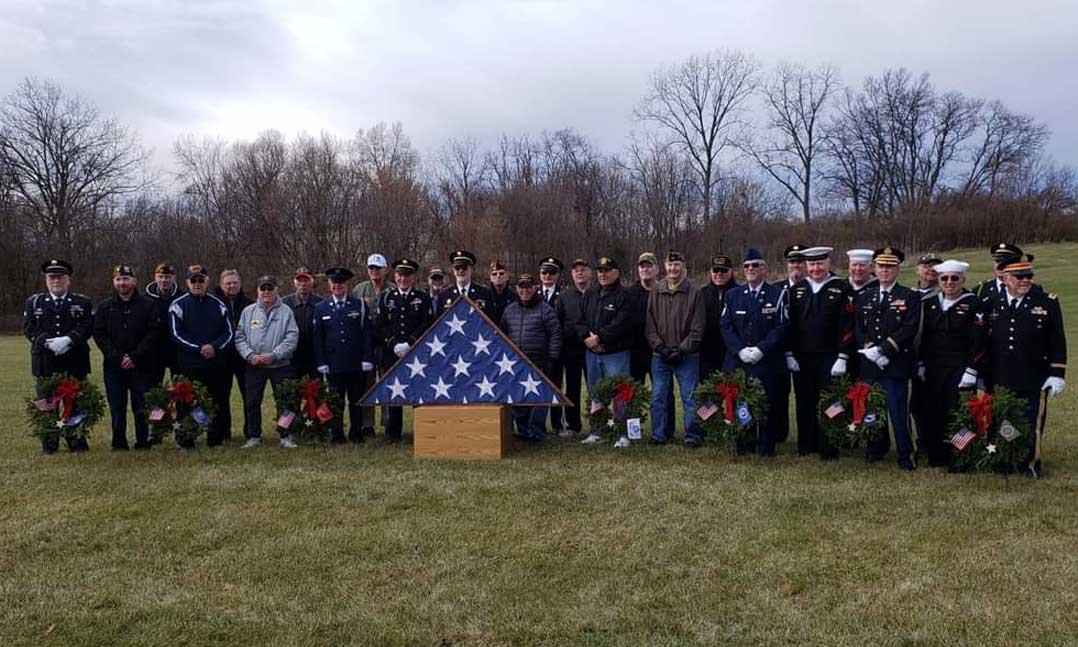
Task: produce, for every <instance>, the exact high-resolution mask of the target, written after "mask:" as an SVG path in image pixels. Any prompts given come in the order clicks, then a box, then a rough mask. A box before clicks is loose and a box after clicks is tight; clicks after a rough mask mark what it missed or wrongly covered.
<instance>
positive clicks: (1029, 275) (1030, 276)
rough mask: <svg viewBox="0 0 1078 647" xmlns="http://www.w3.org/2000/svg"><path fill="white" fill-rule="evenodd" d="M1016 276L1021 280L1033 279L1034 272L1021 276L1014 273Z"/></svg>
mask: <svg viewBox="0 0 1078 647" xmlns="http://www.w3.org/2000/svg"><path fill="white" fill-rule="evenodd" d="M1014 278H1016V279H1018V280H1019V281H1032V280H1033V275H1032V274H1022V275H1021V276H1019V275H1017V274H1016V275H1014Z"/></svg>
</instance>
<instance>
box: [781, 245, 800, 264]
mask: <svg viewBox="0 0 1078 647" xmlns="http://www.w3.org/2000/svg"><path fill="white" fill-rule="evenodd" d="M782 255H783V257H785V258H786V260H788V261H803V260H805V245H797V244H795V245H790V246H789V247H787V248H786V250H785V251H784V252H782Z"/></svg>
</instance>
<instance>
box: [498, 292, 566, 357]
mask: <svg viewBox="0 0 1078 647" xmlns="http://www.w3.org/2000/svg"><path fill="white" fill-rule="evenodd" d="M502 329H503V330H505V334H506V336H507V337H509V339H510V340H511V341H512V342H513V343H514V344H516V345H517V347H519V348H520V350H522V351H524V354H525V355H527V356H528V359H530V360H531V361H532V362H534V363H535V364H536V365H538V366H539V367H541V368H543V369H544V370H547V369H548V368H549V366H548V364H549V362H551V361H553V360H555V359H557V358H558V357H559V356H560V355H561V324H560V323H559V322H558V314H557V313H556V312H554V308H553V307H551V305H550V304H549V303H547V302H545V301H543V300H542V299H541V298H540V297H539V295H538V294H537V295H535V296H534V297H532V299H531V300H530V301H528V302H527V303H521V302H520V301H519V300H517V301H514V302H513V303H510V304H509V305H508V306H506V307H505V312H504V313H502Z"/></svg>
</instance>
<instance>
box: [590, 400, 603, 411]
mask: <svg viewBox="0 0 1078 647" xmlns="http://www.w3.org/2000/svg"><path fill="white" fill-rule="evenodd" d="M605 408H606V407H604V406H603V403H602V402H596V401H594V400H592V402H591V413H592V414H595V413H598V412H600V411H602V410H603V409H605Z"/></svg>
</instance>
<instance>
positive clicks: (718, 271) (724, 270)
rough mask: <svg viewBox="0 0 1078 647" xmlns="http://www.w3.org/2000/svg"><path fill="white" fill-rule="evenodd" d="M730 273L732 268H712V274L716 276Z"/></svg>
mask: <svg viewBox="0 0 1078 647" xmlns="http://www.w3.org/2000/svg"><path fill="white" fill-rule="evenodd" d="M729 271H730V268H728V267H713V268H711V272H712V273H714V274H726V273H727V272H729Z"/></svg>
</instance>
